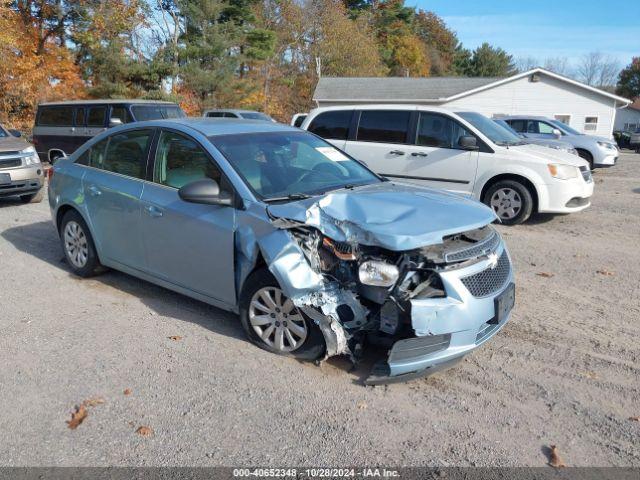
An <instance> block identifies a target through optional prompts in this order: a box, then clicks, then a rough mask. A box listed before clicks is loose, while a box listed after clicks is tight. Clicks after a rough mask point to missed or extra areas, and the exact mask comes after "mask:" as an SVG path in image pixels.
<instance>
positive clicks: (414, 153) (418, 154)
mask: <svg viewBox="0 0 640 480" xmlns="http://www.w3.org/2000/svg"><path fill="white" fill-rule="evenodd" d="M411 156H412V157H428V156H429V154H428V153H424V152H412V153H411Z"/></svg>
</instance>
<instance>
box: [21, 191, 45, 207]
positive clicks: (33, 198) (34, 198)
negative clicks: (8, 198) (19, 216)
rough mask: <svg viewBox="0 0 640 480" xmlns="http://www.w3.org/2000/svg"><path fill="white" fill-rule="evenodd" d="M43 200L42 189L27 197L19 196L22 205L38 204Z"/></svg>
mask: <svg viewBox="0 0 640 480" xmlns="http://www.w3.org/2000/svg"><path fill="white" fill-rule="evenodd" d="M43 198H44V188H40V190H38V191H37V192H36V193H30V194H29V195H20V200H22V203H40V202H41V201H42V199H43Z"/></svg>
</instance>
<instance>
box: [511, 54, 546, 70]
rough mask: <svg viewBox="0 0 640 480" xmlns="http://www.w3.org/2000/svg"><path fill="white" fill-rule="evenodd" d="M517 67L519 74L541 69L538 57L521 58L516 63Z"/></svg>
mask: <svg viewBox="0 0 640 480" xmlns="http://www.w3.org/2000/svg"><path fill="white" fill-rule="evenodd" d="M515 66H516V70H517V71H518V72H528V71H529V70H533V69H534V68H536V67H539V66H540V63H539V62H538V59H537V58H536V57H531V56H529V57H519V58H518V59H516V61H515Z"/></svg>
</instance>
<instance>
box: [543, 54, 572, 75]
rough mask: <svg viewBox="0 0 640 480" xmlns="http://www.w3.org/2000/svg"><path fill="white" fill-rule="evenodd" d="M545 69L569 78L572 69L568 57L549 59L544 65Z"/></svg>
mask: <svg viewBox="0 0 640 480" xmlns="http://www.w3.org/2000/svg"><path fill="white" fill-rule="evenodd" d="M543 68H544V69H545V70H549V71H550V72H553V73H557V74H558V75H565V76H569V75H570V74H571V69H570V67H569V60H568V59H567V57H549V58H546V59H545V61H544V63H543Z"/></svg>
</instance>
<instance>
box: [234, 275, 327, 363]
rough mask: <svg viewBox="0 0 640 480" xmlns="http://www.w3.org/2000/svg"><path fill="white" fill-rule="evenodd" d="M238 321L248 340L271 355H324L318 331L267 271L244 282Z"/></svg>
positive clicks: (312, 357)
mask: <svg viewBox="0 0 640 480" xmlns="http://www.w3.org/2000/svg"><path fill="white" fill-rule="evenodd" d="M240 321H241V322H242V327H243V328H244V331H245V333H246V334H247V337H249V340H250V341H251V342H252V343H253V344H255V345H257V346H258V347H260V348H262V349H264V350H267V351H269V352H271V353H276V354H278V355H287V356H291V357H295V358H299V359H302V360H316V359H318V358H320V357H322V355H324V352H325V348H326V347H325V342H324V337H323V335H322V332H321V331H320V328H319V327H318V326H317V325H316V324H315V322H313V321H312V320H311V319H309V318H308V317H307V316H306V315H304V314H303V313H302V312H300V310H298V308H297V307H296V306H295V305H294V304H293V302H292V301H291V300H290V299H289V298H287V296H286V295H285V294H284V292H283V291H282V289H281V288H280V286H279V285H278V282H277V280H276V279H275V277H274V276H273V275H272V274H271V272H269V270H267V269H266V268H263V269H260V270H257V271H255V272H254V273H253V274H251V276H250V277H249V278H248V279H247V281H246V282H245V286H244V288H243V290H242V295H241V296H240Z"/></svg>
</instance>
